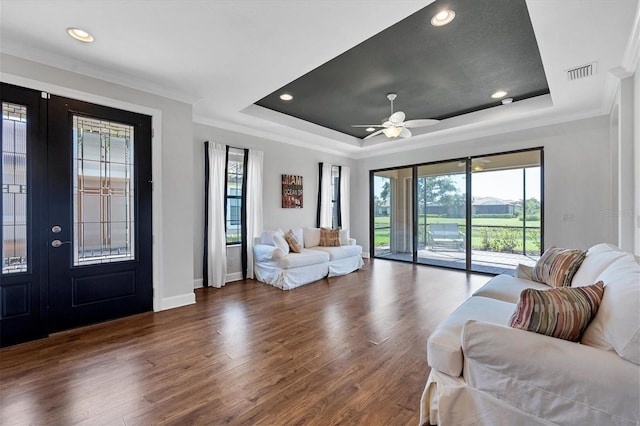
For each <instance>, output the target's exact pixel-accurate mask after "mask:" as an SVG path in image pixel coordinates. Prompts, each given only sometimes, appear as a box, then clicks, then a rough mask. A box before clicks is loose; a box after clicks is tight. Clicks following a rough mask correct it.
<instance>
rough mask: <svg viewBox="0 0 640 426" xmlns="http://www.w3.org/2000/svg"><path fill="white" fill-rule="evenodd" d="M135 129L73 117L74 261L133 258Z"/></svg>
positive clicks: (83, 262) (77, 263)
mask: <svg viewBox="0 0 640 426" xmlns="http://www.w3.org/2000/svg"><path fill="white" fill-rule="evenodd" d="M133 135H134V128H133V126H130V125H127V124H120V123H115V122H109V121H104V120H98V119H94V118H89V117H82V116H77V115H74V116H73V140H74V141H75V143H74V144H73V145H74V146H73V182H74V188H73V193H74V196H73V224H74V231H75V232H74V236H73V246H74V266H80V265H88V264H96V263H110V262H118V261H128V260H134V259H135V250H134V247H135V244H134V243H135V241H134V235H135V232H134V226H135V221H134V209H133V206H134V191H135V188H134V179H133V171H134V156H133V152H134V150H133V144H134V140H133V139H134V138H133Z"/></svg>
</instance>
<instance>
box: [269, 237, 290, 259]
mask: <svg viewBox="0 0 640 426" xmlns="http://www.w3.org/2000/svg"><path fill="white" fill-rule="evenodd" d="M273 245H275V246H276V247H277V248H279V249H280V250H281V251H282V255H283V256H286V255H288V254H289V243H287V240H285V239H284V235H283V234H280V233H274V234H273Z"/></svg>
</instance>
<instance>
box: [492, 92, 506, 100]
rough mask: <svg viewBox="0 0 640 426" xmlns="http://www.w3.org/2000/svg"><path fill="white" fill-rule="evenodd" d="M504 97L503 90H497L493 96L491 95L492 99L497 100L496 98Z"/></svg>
mask: <svg viewBox="0 0 640 426" xmlns="http://www.w3.org/2000/svg"><path fill="white" fill-rule="evenodd" d="M505 96H507V92H505V91H504V90H498V91H497V92H495V93H494V94H493V95H491V97H492V98H493V99H498V98H502V97H505Z"/></svg>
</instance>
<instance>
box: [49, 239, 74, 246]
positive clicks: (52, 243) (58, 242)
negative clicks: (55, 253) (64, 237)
mask: <svg viewBox="0 0 640 426" xmlns="http://www.w3.org/2000/svg"><path fill="white" fill-rule="evenodd" d="M63 244H71V241H60V240H53V241H51V247H54V248H58V247H60V246H61V245H63Z"/></svg>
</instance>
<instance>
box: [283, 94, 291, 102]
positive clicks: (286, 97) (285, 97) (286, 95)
mask: <svg viewBox="0 0 640 426" xmlns="http://www.w3.org/2000/svg"><path fill="white" fill-rule="evenodd" d="M280 99H282V100H283V101H290V100H292V99H293V96H292V95H290V94H289V93H283V94H282V95H280Z"/></svg>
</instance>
